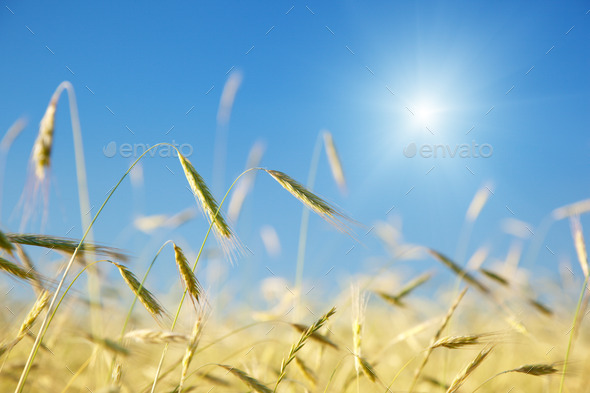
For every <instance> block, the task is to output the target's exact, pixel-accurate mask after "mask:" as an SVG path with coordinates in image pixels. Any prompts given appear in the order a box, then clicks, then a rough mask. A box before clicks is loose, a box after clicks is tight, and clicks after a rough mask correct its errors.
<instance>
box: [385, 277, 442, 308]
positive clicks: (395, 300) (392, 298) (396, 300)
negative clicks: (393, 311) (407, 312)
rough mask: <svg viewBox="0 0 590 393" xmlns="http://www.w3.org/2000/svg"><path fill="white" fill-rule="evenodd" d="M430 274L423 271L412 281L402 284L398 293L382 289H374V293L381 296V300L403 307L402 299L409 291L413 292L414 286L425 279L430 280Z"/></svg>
mask: <svg viewBox="0 0 590 393" xmlns="http://www.w3.org/2000/svg"><path fill="white" fill-rule="evenodd" d="M431 277H432V274H430V273H425V274H422V275H420V276H418V277H416V278H415V279H413V280H412V281H410V282H409V283H408V284H407V285H406V286H404V287H403V288H402V289H401V290H400V291H399V292H398V293H396V294H394V295H391V294H388V293H386V292H382V291H375V293H376V294H377V295H378V296H379V297H380V298H382V299H383V300H385V301H387V302H389V303H391V304H393V305H394V306H398V307H404V306H405V304H404V302H403V299H404V298H405V297H406V296H408V295H409V294H410V293H411V292H413V291H414V290H415V289H416V288H418V287H419V286H420V285H422V284H424V283H425V282H426V281H428V280H430V278H431Z"/></svg>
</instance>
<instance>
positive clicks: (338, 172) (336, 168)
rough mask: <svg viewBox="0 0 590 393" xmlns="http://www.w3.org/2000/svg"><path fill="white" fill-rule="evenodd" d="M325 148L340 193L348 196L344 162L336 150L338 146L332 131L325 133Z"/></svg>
mask: <svg viewBox="0 0 590 393" xmlns="http://www.w3.org/2000/svg"><path fill="white" fill-rule="evenodd" d="M322 135H323V137H324V147H325V149H326V156H328V163H329V164H330V170H331V171H332V177H333V178H334V181H335V182H336V184H337V185H338V188H339V189H340V192H342V193H343V194H346V178H345V177H344V169H342V161H341V160H340V156H339V155H338V151H337V150H336V144H335V143H334V138H333V137H332V133H331V132H330V131H323V133H322Z"/></svg>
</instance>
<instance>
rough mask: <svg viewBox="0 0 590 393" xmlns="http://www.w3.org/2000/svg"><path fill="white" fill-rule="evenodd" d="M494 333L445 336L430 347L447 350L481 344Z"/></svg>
mask: <svg viewBox="0 0 590 393" xmlns="http://www.w3.org/2000/svg"><path fill="white" fill-rule="evenodd" d="M494 334H495V333H482V334H473V335H467V336H447V337H443V338H440V339H438V340H437V341H435V342H434V343H432V345H430V348H431V349H435V348H440V347H444V348H448V349H459V348H463V347H467V346H471V345H477V344H483V343H484V342H483V341H482V339H483V338H486V337H489V336H492V335H494Z"/></svg>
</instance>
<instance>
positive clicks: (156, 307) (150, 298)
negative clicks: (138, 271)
mask: <svg viewBox="0 0 590 393" xmlns="http://www.w3.org/2000/svg"><path fill="white" fill-rule="evenodd" d="M113 264H114V265H115V266H116V267H117V269H119V273H121V277H123V280H125V282H126V283H127V285H128V286H129V288H130V289H131V291H133V293H134V294H135V295H136V296H137V297H138V298H139V301H140V302H141V303H142V304H143V305H144V307H145V308H146V309H147V310H148V311H149V312H150V314H152V316H154V317H159V316H161V315H165V314H166V313H165V311H164V308H163V307H162V306H161V305H160V302H158V300H157V299H156V297H155V296H154V295H153V294H152V293H151V292H150V291H148V290H147V288H145V287H144V286H143V285H141V283H140V282H139V281H138V280H137V277H135V274H133V272H131V271H130V270H129V269H127V268H126V267H125V266H123V265H121V264H118V263H113Z"/></svg>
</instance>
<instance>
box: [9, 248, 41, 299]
mask: <svg viewBox="0 0 590 393" xmlns="http://www.w3.org/2000/svg"><path fill="white" fill-rule="evenodd" d="M15 249H16V254H17V255H18V259H19V260H20V262H21V263H22V264H23V265H24V266H25V268H26V269H27V271H28V272H30V273H32V274H33V276H34V277H35V278H34V279H33V280H31V285H32V287H33V290H34V291H35V293H36V294H37V296H39V295H41V293H42V292H43V291H44V286H43V280H42V279H41V275H40V274H39V272H37V269H35V265H34V264H33V261H31V258H29V256H28V255H27V253H26V252H25V250H24V249H23V248H22V247H21V245H20V244H17V245H15Z"/></svg>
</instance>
